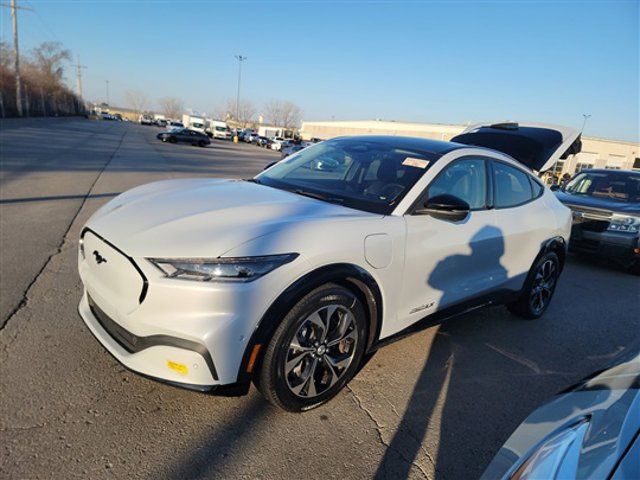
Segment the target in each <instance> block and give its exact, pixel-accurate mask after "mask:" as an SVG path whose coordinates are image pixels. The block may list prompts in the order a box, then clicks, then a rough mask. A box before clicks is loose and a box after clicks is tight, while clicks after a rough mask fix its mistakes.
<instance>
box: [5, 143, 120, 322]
mask: <svg viewBox="0 0 640 480" xmlns="http://www.w3.org/2000/svg"><path fill="white" fill-rule="evenodd" d="M127 131H128V130H125V131H124V132H123V133H122V136H121V137H120V141H119V142H118V146H117V147H116V148H115V149H114V150H113V153H112V154H111V156H110V157H109V159H108V160H107V161H106V162H105V163H104V165H103V166H102V168H101V169H100V171H99V172H98V175H96V178H95V179H94V180H93V182H92V183H91V185H90V186H89V189H88V190H87V193H86V195H85V196H84V198H83V199H82V202H80V205H79V206H78V209H77V210H76V212H75V213H74V214H73V217H72V218H71V221H70V222H69V225H68V226H67V228H66V229H65V231H64V233H63V234H62V239H61V240H60V243H59V244H58V246H57V248H56V249H55V250H54V251H53V253H52V254H51V255H49V257H47V259H46V260H45V262H44V264H43V265H42V268H40V270H38V273H36V275H35V276H34V277H33V280H31V282H29V285H27V287H26V288H25V290H24V293H23V295H22V299H20V301H19V302H18V304H17V305H16V306H15V307H14V308H13V309H12V310H11V311H10V312H9V315H7V317H6V319H4V321H3V322H2V323H1V324H0V333H2V331H3V330H4V328H5V327H6V326H7V325H8V324H9V322H10V321H11V319H12V318H13V317H14V316H16V315H17V314H18V312H20V310H22V309H23V308H24V307H26V306H27V304H28V303H29V291H30V290H31V288H32V287H33V285H34V284H35V283H36V282H37V281H38V278H40V276H41V275H42V272H44V270H45V269H46V268H47V266H49V264H50V263H51V260H52V259H53V258H54V257H56V256H57V255H59V254H60V253H62V249H63V248H64V245H65V243H66V242H67V240H68V236H69V232H70V231H71V227H73V224H74V222H75V221H76V219H77V218H78V215H79V214H80V212H81V211H82V208H83V207H84V206H85V204H86V203H87V199H88V198H89V197H90V196H91V192H92V191H93V189H94V188H95V186H96V184H97V183H98V180H99V179H100V177H101V176H102V174H103V173H104V171H105V170H106V169H107V167H108V166H109V165H110V164H111V161H112V160H113V159H114V157H115V156H116V154H117V153H118V152H119V151H120V147H121V146H122V142H123V141H124V138H125V137H126V135H127Z"/></svg>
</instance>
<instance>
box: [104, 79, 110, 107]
mask: <svg viewBox="0 0 640 480" xmlns="http://www.w3.org/2000/svg"><path fill="white" fill-rule="evenodd" d="M104 83H105V84H106V86H107V105H109V80H105V81H104Z"/></svg>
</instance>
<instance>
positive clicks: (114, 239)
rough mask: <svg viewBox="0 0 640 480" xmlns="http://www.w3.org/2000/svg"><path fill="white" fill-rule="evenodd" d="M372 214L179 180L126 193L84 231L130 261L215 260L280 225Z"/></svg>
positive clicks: (247, 188)
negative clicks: (158, 258) (94, 233)
mask: <svg viewBox="0 0 640 480" xmlns="http://www.w3.org/2000/svg"><path fill="white" fill-rule="evenodd" d="M372 216H375V215H373V214H371V213H366V212H360V211H358V210H353V209H350V208H346V207H342V206H340V205H333V204H330V203H326V202H323V201H320V200H315V199H311V198H307V197H302V196H300V195H297V194H294V193H290V192H287V191H284V190H278V189H275V188H271V187H267V186H264V185H259V184H255V183H251V182H246V181H242V180H219V179H184V180H167V181H161V182H155V183H151V184H147V185H143V186H141V187H137V188H134V189H133V190H129V191H128V192H125V193H123V194H121V195H119V196H118V197H116V198H114V199H113V200H111V201H110V202H109V203H107V204H106V205H104V206H103V207H102V208H100V209H99V210H98V211H97V212H96V213H95V214H94V215H93V216H92V217H91V219H90V220H89V221H88V222H87V225H86V227H87V228H89V229H91V230H93V231H94V232H96V233H97V234H98V235H100V236H102V237H103V238H105V239H106V240H108V241H109V242H111V243H112V244H114V245H116V246H117V247H118V248H120V249H121V250H123V251H124V252H125V253H127V254H128V255H130V256H133V257H176V258H180V257H182V258H186V257H200V258H215V257H218V256H222V255H224V253H225V252H227V251H229V250H231V249H233V248H235V247H237V246H239V245H241V244H243V243H245V242H248V241H250V240H253V239H255V238H257V237H261V236H265V235H270V234H273V233H275V232H277V231H279V230H281V229H283V228H284V227H286V226H287V225H297V226H299V224H300V223H301V222H314V221H326V220H329V219H332V218H347V219H348V218H349V217H372ZM274 253H284V252H274Z"/></svg>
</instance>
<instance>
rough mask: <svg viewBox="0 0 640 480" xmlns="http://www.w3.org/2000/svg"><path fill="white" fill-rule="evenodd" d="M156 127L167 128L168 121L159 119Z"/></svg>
mask: <svg viewBox="0 0 640 480" xmlns="http://www.w3.org/2000/svg"><path fill="white" fill-rule="evenodd" d="M155 123H156V126H158V127H161V128H165V127H166V126H167V124H168V122H167V120H165V119H164V118H158V119H157V120H155Z"/></svg>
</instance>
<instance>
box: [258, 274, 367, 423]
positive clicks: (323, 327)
mask: <svg viewBox="0 0 640 480" xmlns="http://www.w3.org/2000/svg"><path fill="white" fill-rule="evenodd" d="M366 339H367V321H366V314H365V310H364V307H363V305H362V303H361V302H360V300H359V299H358V298H357V297H356V296H355V295H354V294H353V292H351V291H350V290H347V289H346V288H343V287H341V286H339V285H335V284H331V283H328V284H325V285H322V286H321V287H318V288H316V289H315V290H313V291H312V292H310V293H308V294H307V295H305V296H304V297H302V298H301V299H300V300H299V301H298V302H297V303H296V304H295V306H294V307H293V308H292V309H291V310H290V311H289V313H287V315H286V316H285V317H284V318H283V319H282V321H281V322H280V324H279V326H278V328H277V329H276V331H275V333H274V334H273V336H272V337H271V340H270V341H269V344H268V345H267V347H266V351H265V353H264V356H263V358H262V361H261V363H260V366H259V371H258V375H257V376H256V378H254V383H255V384H256V387H257V388H258V390H260V392H261V393H262V395H264V397H265V398H266V399H267V400H269V402H271V403H272V404H274V405H276V406H278V407H280V408H282V409H284V410H287V411H290V412H303V411H306V410H310V409H312V408H315V407H317V406H319V405H322V404H323V403H325V402H327V401H329V400H330V399H331V398H333V397H334V396H335V395H336V394H337V393H338V392H339V391H340V390H342V388H343V387H344V386H345V385H346V384H347V382H348V381H349V380H351V378H352V377H353V375H354V374H355V372H356V371H357V369H358V366H359V364H360V362H361V360H362V356H363V354H364V350H365V346H366V345H365V344H366Z"/></svg>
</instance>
